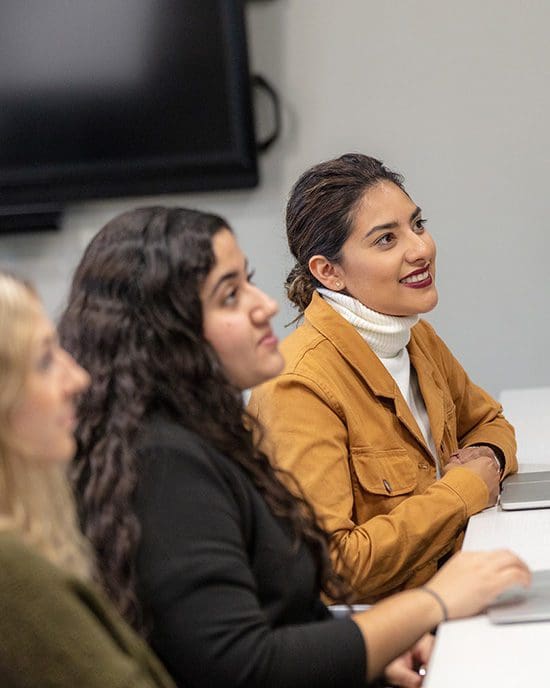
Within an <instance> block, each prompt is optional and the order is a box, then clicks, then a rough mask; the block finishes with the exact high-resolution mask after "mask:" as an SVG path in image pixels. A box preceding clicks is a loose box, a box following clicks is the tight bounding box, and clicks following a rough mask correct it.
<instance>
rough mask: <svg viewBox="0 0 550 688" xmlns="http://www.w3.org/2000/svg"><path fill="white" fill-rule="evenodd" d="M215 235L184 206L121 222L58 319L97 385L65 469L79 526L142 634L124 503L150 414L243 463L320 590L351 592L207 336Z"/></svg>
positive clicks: (107, 230) (99, 239) (134, 536)
mask: <svg viewBox="0 0 550 688" xmlns="http://www.w3.org/2000/svg"><path fill="white" fill-rule="evenodd" d="M221 229H229V230H230V227H229V225H228V223H227V222H226V221H225V220H224V219H223V218H221V217H217V216H215V215H210V214H207V213H203V212H199V211H195V210H187V209H183V208H164V207H149V208H138V209H136V210H132V211H129V212H126V213H123V214H122V215H119V216H118V217H116V218H115V219H113V220H112V221H110V222H109V223H108V224H107V225H106V226H105V227H104V228H103V229H102V230H101V231H100V232H99V233H98V234H97V235H96V237H95V238H94V239H93V240H92V242H91V244H90V245H89V246H88V248H87V250H86V252H85V253H84V256H83V258H82V260H81V262H80V264H79V266H78V268H77V270H76V273H75V276H74V279H73V283H72V288H71V293H70V296H69V303H68V306H67V308H66V310H65V312H64V314H63V315H62V318H61V321H60V324H59V332H60V337H61V341H62V344H63V346H64V347H65V348H66V349H67V350H68V351H69V352H70V353H71V354H72V355H73V356H74V357H75V359H76V360H77V361H78V362H79V363H80V365H82V366H83V367H84V368H86V369H87V370H88V371H89V373H90V375H91V378H92V384H91V387H90V389H89V391H88V392H87V393H86V395H85V396H84V397H83V398H82V401H81V403H80V406H79V411H78V417H79V424H78V428H77V432H76V436H77V442H78V449H77V454H76V457H75V461H74V468H73V471H72V479H73V484H74V486H75V489H76V493H77V497H78V500H79V504H80V513H81V519H82V526H83V529H84V532H85V534H86V535H87V537H88V538H89V539H90V541H91V542H92V545H93V546H94V548H95V549H96V551H97V557H98V566H99V570H100V575H101V578H102V581H101V582H102V583H103V585H104V587H105V588H106V590H107V593H108V594H109V596H110V597H111V599H112V601H113V602H114V604H115V605H116V607H117V608H118V609H119V611H120V612H121V614H122V615H123V616H124V617H125V619H126V620H127V621H128V622H129V623H130V624H131V625H133V626H134V628H136V629H137V630H138V631H140V632H142V633H146V626H147V624H146V623H145V621H144V613H143V609H142V608H141V605H140V602H139V599H138V594H137V589H138V581H137V576H136V565H135V564H136V555H137V548H138V545H139V541H140V524H139V522H138V519H137V516H136V514H135V513H134V512H133V510H132V506H131V505H132V496H133V493H134V490H135V486H136V480H137V477H136V465H135V464H136V457H135V453H134V444H135V440H136V437H137V430H138V427H139V426H140V424H141V420H142V419H143V417H144V416H145V415H147V414H148V413H150V412H151V411H153V410H161V411H163V412H165V413H167V414H169V415H170V416H171V417H172V418H174V419H176V420H177V421H178V422H180V423H182V424H183V425H185V426H186V427H187V428H189V429H190V430H192V431H194V432H196V433H197V434H199V435H201V436H202V437H204V438H206V439H207V440H208V441H209V442H210V443H211V444H212V445H214V446H215V447H216V448H217V449H218V450H219V451H221V452H223V453H224V454H226V455H228V456H230V457H231V458H232V459H233V460H234V461H236V462H237V463H239V464H240V465H241V466H242V467H243V468H244V469H245V470H246V471H247V473H248V474H249V476H250V477H251V479H252V481H253V482H254V484H255V486H256V487H257V489H258V490H259V491H260V492H261V494H262V495H263V497H264V498H265V500H266V502H267V504H268V506H269V508H270V509H271V511H272V513H273V514H274V515H275V516H278V517H282V518H285V519H287V520H288V522H290V524H291V527H292V530H293V533H294V535H295V538H296V541H297V542H298V541H299V540H302V541H304V542H305V543H306V544H307V545H308V546H309V548H310V550H311V551H312V553H313V556H314V558H315V561H316V564H317V582H318V585H319V588H320V589H321V590H323V591H324V592H326V593H327V594H328V595H330V596H332V597H340V598H342V597H344V596H345V593H346V587H345V586H344V584H343V583H342V581H341V580H340V578H339V577H338V576H337V575H336V574H335V573H334V571H333V568H332V566H331V564H330V559H329V555H328V536H327V535H326V533H325V532H324V531H323V530H322V529H321V528H320V527H319V525H318V524H317V522H316V520H315V516H314V512H313V509H312V507H311V506H310V505H309V504H308V503H307V502H306V501H305V500H304V499H303V498H301V496H300V493H299V492H296V493H295V494H293V493H291V491H290V490H289V488H288V487H286V486H285V484H284V483H283V482H282V481H281V480H280V479H279V477H278V473H279V471H278V470H277V469H275V468H273V467H272V465H271V463H270V461H269V460H268V458H267V457H266V455H265V454H264V453H263V452H262V451H260V449H259V448H258V438H259V436H260V433H259V432H257V431H259V428H258V426H257V422H256V421H255V420H254V419H253V418H252V417H250V416H249V415H248V414H247V413H246V411H245V410H244V407H243V400H242V394H241V390H239V389H237V388H235V387H234V386H232V385H231V384H230V383H229V381H228V380H227V378H226V377H225V374H224V371H223V369H222V367H221V364H220V362H219V359H218V357H217V355H216V352H215V351H214V349H213V348H212V347H211V346H210V344H209V343H208V342H207V341H206V340H205V338H204V336H203V323H202V305H201V300H200V287H201V285H202V284H203V282H204V280H205V279H206V277H207V275H208V273H209V272H210V270H211V268H212V267H213V265H214V263H215V257H214V253H213V248H212V239H213V237H214V235H215V234H216V233H217V232H218V231H220V230H221ZM230 231H231V230H230ZM253 431H254V432H253ZM254 438H256V439H254ZM297 489H298V488H296V490H297Z"/></svg>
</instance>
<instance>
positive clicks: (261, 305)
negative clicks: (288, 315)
mask: <svg viewBox="0 0 550 688" xmlns="http://www.w3.org/2000/svg"><path fill="white" fill-rule="evenodd" d="M251 287H252V288H253V289H254V291H255V295H254V296H255V303H254V307H253V309H252V318H253V320H254V322H257V323H262V322H265V321H266V320H271V318H273V316H275V315H277V313H278V312H279V304H278V303H277V301H275V299H272V298H271V296H269V295H268V294H266V293H265V292H264V291H262V290H261V289H258V287H255V286H254V285H251Z"/></svg>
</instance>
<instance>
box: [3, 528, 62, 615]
mask: <svg viewBox="0 0 550 688" xmlns="http://www.w3.org/2000/svg"><path fill="white" fill-rule="evenodd" d="M69 578H70V576H69V575H68V574H65V573H64V572H63V571H62V570H61V569H60V568H58V567H57V566H55V565H54V564H52V563H50V562H49V561H48V560H47V559H45V558H44V557H43V556H42V555H41V554H40V553H39V552H36V551H35V550H34V549H33V548H32V547H30V546H28V545H27V544H26V543H25V542H23V540H22V539H21V537H19V536H18V535H17V534H16V533H12V532H9V531H6V532H1V533H0V597H4V596H6V595H8V596H9V597H10V598H17V597H18V596H20V595H22V596H28V595H31V596H32V590H36V591H37V592H38V593H40V591H42V590H43V589H44V587H47V588H48V589H56V588H57V589H59V588H62V587H64V586H65V584H66V582H67V580H68V579H69ZM0 606H1V605H0Z"/></svg>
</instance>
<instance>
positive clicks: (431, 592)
mask: <svg viewBox="0 0 550 688" xmlns="http://www.w3.org/2000/svg"><path fill="white" fill-rule="evenodd" d="M419 589H420V590H424V592H427V593H428V594H429V595H431V596H432V597H433V598H434V599H435V600H436V602H437V603H438V604H439V606H440V607H441V611H442V612H443V621H448V620H449V610H448V609H447V605H446V604H445V602H443V600H442V599H441V597H440V596H439V595H438V594H437V593H436V592H435V590H432V589H431V588H428V587H427V586H426V585H422V586H421V587H420V588H419Z"/></svg>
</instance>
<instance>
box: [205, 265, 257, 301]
mask: <svg viewBox="0 0 550 688" xmlns="http://www.w3.org/2000/svg"><path fill="white" fill-rule="evenodd" d="M244 271H245V273H246V272H248V260H245V261H244ZM240 274H241V273H240V272H239V270H231V272H226V273H224V274H223V275H222V276H221V277H220V278H219V279H218V281H217V282H216V284H215V285H214V286H213V287H212V289H211V291H210V295H209V298H212V297H213V296H214V294H215V293H216V292H217V291H218V289H219V288H220V287H221V286H222V284H224V283H225V282H230V281H231V280H234V279H237V278H238V277H239V275H240Z"/></svg>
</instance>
